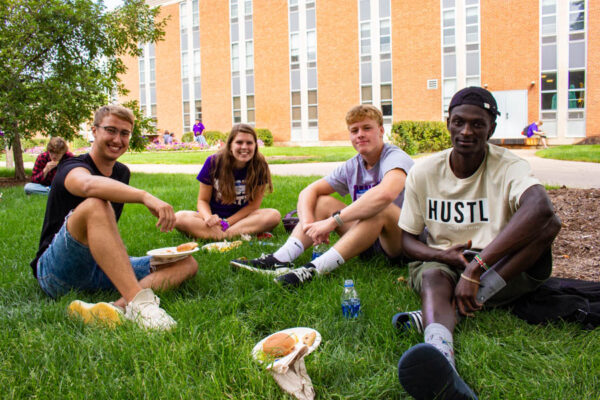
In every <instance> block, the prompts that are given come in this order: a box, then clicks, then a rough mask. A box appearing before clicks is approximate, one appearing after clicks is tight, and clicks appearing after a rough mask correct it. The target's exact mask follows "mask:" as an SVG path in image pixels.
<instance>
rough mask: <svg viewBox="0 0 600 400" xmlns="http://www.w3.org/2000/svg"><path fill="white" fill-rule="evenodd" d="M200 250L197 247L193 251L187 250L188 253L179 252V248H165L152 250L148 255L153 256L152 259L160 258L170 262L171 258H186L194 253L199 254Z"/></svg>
mask: <svg viewBox="0 0 600 400" xmlns="http://www.w3.org/2000/svg"><path fill="white" fill-rule="evenodd" d="M198 250H200V249H199V248H198V247H196V248H195V249H193V250H187V251H177V247H163V248H161V249H154V250H150V251H148V252H147V253H146V254H147V255H149V256H152V257H156V258H160V259H163V260H168V259H170V258H176V257H181V256H185V255H188V254H192V253H195V252H197V251H198Z"/></svg>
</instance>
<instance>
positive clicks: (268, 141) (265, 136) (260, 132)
mask: <svg viewBox="0 0 600 400" xmlns="http://www.w3.org/2000/svg"><path fill="white" fill-rule="evenodd" d="M255 131H256V136H258V138H259V139H260V140H262V141H263V143H264V144H265V146H267V147H269V146H273V134H272V133H271V131H270V130H268V129H255Z"/></svg>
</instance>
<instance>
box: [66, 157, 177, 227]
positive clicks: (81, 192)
mask: <svg viewBox="0 0 600 400" xmlns="http://www.w3.org/2000/svg"><path fill="white" fill-rule="evenodd" d="M65 188H66V189H67V190H68V191H69V193H71V194H73V195H75V196H79V197H85V198H88V197H93V198H98V199H102V200H107V201H112V202H115V203H141V204H144V205H145V206H146V208H148V210H149V211H150V212H151V213H152V214H153V215H154V216H155V217H157V218H158V221H157V223H156V226H157V227H160V230H161V231H163V232H168V231H171V230H173V228H174V227H175V213H174V212H173V207H171V205H170V204H168V203H165V202H164V201H162V200H160V199H159V198H157V197H154V196H153V195H151V194H150V193H148V192H146V191H144V190H141V189H137V188H134V187H132V186H129V185H126V184H124V183H122V182H119V181H117V180H115V179H111V178H107V177H104V176H97V175H92V174H91V173H90V171H88V170H87V169H85V168H73V169H72V170H71V171H69V173H68V174H67V176H66V177H65Z"/></svg>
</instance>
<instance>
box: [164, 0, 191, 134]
mask: <svg viewBox="0 0 600 400" xmlns="http://www.w3.org/2000/svg"><path fill="white" fill-rule="evenodd" d="M163 18H170V19H169V22H168V23H167V25H166V27H165V37H164V39H165V40H163V41H161V42H158V43H156V60H155V66H156V105H157V107H156V119H157V123H156V127H157V128H158V132H159V133H161V134H162V132H163V131H164V130H165V129H166V130H168V131H169V132H173V131H174V132H175V137H176V138H177V139H178V140H181V136H182V135H183V134H184V133H185V132H183V104H182V100H181V48H180V38H179V4H171V5H168V6H163V7H161V12H160V15H159V19H163ZM192 118H193V117H192Z"/></svg>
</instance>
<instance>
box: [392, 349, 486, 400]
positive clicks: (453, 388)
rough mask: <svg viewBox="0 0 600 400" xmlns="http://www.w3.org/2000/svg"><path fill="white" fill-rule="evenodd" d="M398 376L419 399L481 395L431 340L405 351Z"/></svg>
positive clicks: (455, 399)
mask: <svg viewBox="0 0 600 400" xmlns="http://www.w3.org/2000/svg"><path fill="white" fill-rule="evenodd" d="M398 378H399V379H400V383H401V384H402V387H404V390H406V391H407V392H408V394H410V395H411V396H412V397H414V398H415V399H448V400H449V399H452V400H469V399H477V395H476V394H475V392H473V390H472V389H471V388H470V387H469V386H468V385H467V384H466V383H465V381H463V380H462V378H461V377H460V376H459V375H458V373H457V372H456V370H455V369H454V367H453V366H452V364H450V362H449V361H448V360H447V359H446V357H444V355H443V354H442V353H441V352H440V351H439V350H438V349H436V348H435V347H433V346H432V345H430V344H427V343H419V344H417V345H416V346H413V347H411V348H410V349H408V350H406V351H405V352H404V354H403V355H402V357H401V358H400V362H398Z"/></svg>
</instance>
